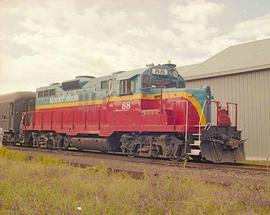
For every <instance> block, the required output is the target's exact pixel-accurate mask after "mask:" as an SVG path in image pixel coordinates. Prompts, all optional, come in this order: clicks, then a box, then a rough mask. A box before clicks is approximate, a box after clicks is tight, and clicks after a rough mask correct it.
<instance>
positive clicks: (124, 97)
mask: <svg viewBox="0 0 270 215" xmlns="http://www.w3.org/2000/svg"><path fill="white" fill-rule="evenodd" d="M232 109H234V111H231V110H232ZM213 113H215V117H213ZM232 113H234V116H233V119H234V120H235V122H232V120H231V118H230V117H231V115H232ZM214 118H215V119H214ZM214 121H215V122H214ZM21 128H22V136H21V137H22V142H23V143H24V144H28V145H30V146H32V147H50V148H61V149H68V148H69V147H75V148H77V149H81V150H96V151H102V152H120V153H123V154H126V155H130V156H144V157H152V158H169V159H177V160H181V159H186V157H187V156H193V157H195V158H199V159H201V160H205V161H210V162H215V163H222V162H235V161H237V160H243V159H245V154H244V143H243V140H242V139H241V131H239V130H238V129H237V104H234V103H227V106H226V108H222V107H221V105H220V102H218V101H215V100H213V96H212V95H211V90H210V87H202V88H200V89H195V88H186V87H185V81H184V79H183V78H182V76H181V75H180V74H179V73H178V71H177V69H176V65H174V64H170V63H169V64H164V65H156V66H154V65H150V66H148V67H146V68H143V69H138V70H131V71H119V72H115V73H113V74H111V75H108V76H104V77H99V78H95V77H92V76H78V77H76V78H75V79H73V80H69V81H64V82H62V83H53V84H51V85H49V86H45V87H40V88H38V89H37V90H36V103H35V111H28V112H25V113H24V114H23V119H22V126H21Z"/></svg>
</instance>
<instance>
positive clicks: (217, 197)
mask: <svg viewBox="0 0 270 215" xmlns="http://www.w3.org/2000/svg"><path fill="white" fill-rule="evenodd" d="M4 151H5V152H4V153H2V151H0V169H1V171H0V214H168V215H169V214H245V213H249V214H252V213H257V214H270V195H269V193H270V184H269V185H268V186H266V187H265V188H263V189H258V187H257V186H256V185H254V187H253V186H250V185H249V186H243V184H241V185H240V184H237V183H236V184H233V185H231V186H221V185H218V184H208V183H206V182H204V181H202V180H200V179H199V178H193V177H182V176H180V175H179V176H177V175H173V176H171V175H165V174H164V175H161V176H153V175H151V174H149V173H145V177H144V179H143V180H137V179H134V178H131V177H130V176H128V175H127V174H124V173H112V172H110V171H109V170H108V168H107V167H106V166H104V165H103V164H102V165H100V166H97V167H93V168H86V169H82V168H75V167H71V166H69V165H67V164H65V163H64V162H63V161H61V160H55V158H51V157H47V156H46V157H39V158H37V159H34V160H33V161H29V160H28V159H22V158H23V156H22V155H21V154H20V155H16V156H15V154H14V153H10V152H8V150H7V149H4ZM11 154H12V155H11ZM14 157H15V159H13V158H14Z"/></svg>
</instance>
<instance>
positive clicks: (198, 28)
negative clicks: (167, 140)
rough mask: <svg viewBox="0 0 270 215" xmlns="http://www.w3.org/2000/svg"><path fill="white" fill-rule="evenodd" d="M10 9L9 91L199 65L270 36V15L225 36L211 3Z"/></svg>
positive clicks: (59, 1)
mask: <svg viewBox="0 0 270 215" xmlns="http://www.w3.org/2000/svg"><path fill="white" fill-rule="evenodd" d="M8 2H12V1H1V2H0V26H3V30H2V28H1V32H0V91H1V92H8V91H14V90H26V89H27V90H34V89H35V88H36V87H39V86H42V85H47V84H50V83H52V82H61V81H63V80H66V79H71V78H73V77H75V76H76V75H81V74H83V75H87V74H88V75H94V76H102V75H108V74H110V73H111V72H114V71H118V70H126V69H134V68H141V67H143V66H144V65H145V64H147V63H152V62H154V63H166V62H167V61H168V60H171V61H172V62H174V63H176V64H178V65H185V64H190V63H198V62H201V61H203V60H204V59H206V58H207V57H209V56H211V55H212V54H215V53H216V52H218V51H221V50H222V49H224V48H226V47H227V46H228V45H231V44H235V43H238V42H243V41H247V40H253V39H259V38H264V37H267V36H269V35H270V32H269V29H268V28H267V26H269V20H270V18H269V15H265V16H262V17H258V18H256V19H254V20H246V21H243V22H240V23H236V24H235V26H232V28H231V30H230V31H228V32H227V33H226V34H221V31H220V27H221V26H218V25H217V24H214V23H213V20H214V19H218V18H219V17H221V16H223V15H224V10H225V6H224V5H223V4H221V3H214V2H209V1H203V0H195V1H173V2H171V3H170V4H163V3H162V1H161V2H159V3H157V2H156V1H153V2H152V1H150V2H148V3H147V5H148V6H147V7H144V6H143V5H141V4H139V3H138V4H136V2H133V3H132V4H131V3H130V4H131V6H130V7H128V6H127V5H128V4H127V3H126V2H125V1H122V0H119V1H118V2H117V4H108V3H107V1H96V0H92V1H90V2H89V1H84V0H82V1H75V0H56V1H48V0H44V1H39V2H38V3H37V1H34V0H28V1H23V2H21V1H16V2H15V1H14V2H15V3H14V2H13V3H10V4H9V3H8ZM1 8H2V9H1ZM136 8H137V9H136ZM160 8H162V9H160Z"/></svg>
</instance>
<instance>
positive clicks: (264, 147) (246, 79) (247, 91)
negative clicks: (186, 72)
mask: <svg viewBox="0 0 270 215" xmlns="http://www.w3.org/2000/svg"><path fill="white" fill-rule="evenodd" d="M186 85H187V87H201V86H205V85H209V86H211V91H212V93H213V95H214V97H215V99H216V100H220V101H221V102H222V103H223V104H225V102H227V101H230V102H236V103H238V107H239V110H238V113H239V115H238V116H239V120H238V122H239V128H240V129H241V130H243V138H244V139H247V142H246V147H245V148H246V155H247V159H266V158H267V157H268V158H269V159H270V70H264V71H256V72H255V71H254V72H248V73H242V74H236V75H228V76H223V77H214V78H208V79H200V80H190V81H187V82H186Z"/></svg>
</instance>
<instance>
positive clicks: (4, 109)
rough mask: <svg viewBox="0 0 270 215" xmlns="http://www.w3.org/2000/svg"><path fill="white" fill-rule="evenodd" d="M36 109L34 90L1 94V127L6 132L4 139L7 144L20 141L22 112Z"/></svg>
mask: <svg viewBox="0 0 270 215" xmlns="http://www.w3.org/2000/svg"><path fill="white" fill-rule="evenodd" d="M34 110H35V93H33V92H15V93H10V94H5V95H0V127H1V128H3V129H4V132H5V134H4V140H3V143H4V144H5V145H8V144H15V143H16V142H17V141H19V139H20V124H21V120H22V114H23V112H27V111H34Z"/></svg>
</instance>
